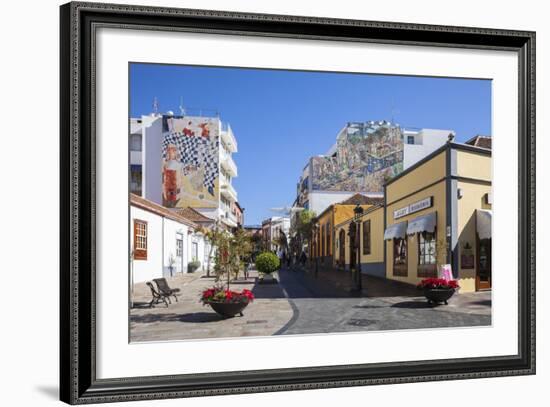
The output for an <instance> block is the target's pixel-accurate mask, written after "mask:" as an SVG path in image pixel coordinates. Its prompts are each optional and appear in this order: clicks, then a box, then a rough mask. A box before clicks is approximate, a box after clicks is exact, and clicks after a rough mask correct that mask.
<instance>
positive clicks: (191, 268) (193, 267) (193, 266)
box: [187, 260, 201, 273]
mask: <svg viewBox="0 0 550 407" xmlns="http://www.w3.org/2000/svg"><path fill="white" fill-rule="evenodd" d="M200 266H201V262H200V261H198V260H194V261H190V262H189V263H187V272H188V273H194V272H195V271H197V269H198V268H199V267H200Z"/></svg>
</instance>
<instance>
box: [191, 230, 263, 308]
mask: <svg viewBox="0 0 550 407" xmlns="http://www.w3.org/2000/svg"><path fill="white" fill-rule="evenodd" d="M211 242H212V244H213V245H214V246H215V249H216V250H215V252H214V259H215V265H214V271H215V273H216V284H217V285H216V286H214V287H212V288H208V289H207V290H205V291H203V292H202V294H201V302H202V303H203V304H208V305H210V306H211V307H212V309H213V310H214V311H215V312H216V313H218V314H219V315H222V316H224V317H227V318H230V317H233V316H235V315H237V314H241V315H242V310H243V309H244V308H245V307H246V306H247V305H248V304H249V303H250V302H251V301H252V300H253V299H254V295H253V294H252V292H251V291H250V290H247V289H244V290H242V291H240V292H239V291H232V290H231V289H230V284H231V277H232V276H233V277H234V278H238V276H239V272H240V270H241V269H242V268H243V266H244V262H243V259H244V258H245V257H246V256H248V255H249V254H250V249H251V245H250V242H249V238H248V236H246V235H245V234H244V232H243V231H242V230H237V231H236V232H235V233H234V234H233V235H232V234H230V233H229V232H226V231H224V232H222V233H219V234H216V236H215V237H213V239H212V241H211ZM224 280H225V284H224V283H223V281H224Z"/></svg>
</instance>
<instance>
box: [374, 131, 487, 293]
mask: <svg viewBox="0 0 550 407" xmlns="http://www.w3.org/2000/svg"><path fill="white" fill-rule="evenodd" d="M491 171H492V166H491V150H489V149H485V148H481V147H476V146H471V145H466V144H457V143H452V142H449V143H447V144H446V145H444V146H442V147H441V148H439V149H438V150H436V151H434V152H433V153H432V154H430V155H429V156H427V157H425V158H424V159H422V160H421V161H419V162H418V163H416V164H415V165H414V166H412V167H410V168H408V169H407V170H405V171H404V172H402V173H401V174H399V175H398V176H396V177H394V178H392V179H391V180H390V181H388V182H387V183H386V185H385V191H384V196H385V206H384V212H385V214H384V221H385V226H384V237H383V239H384V240H385V260H386V261H385V262H386V277H387V278H389V279H393V280H398V281H402V282H406V283H411V284H416V283H418V282H420V280H422V279H423V278H426V277H437V276H438V270H439V268H440V266H441V265H443V264H450V265H451V268H452V273H453V276H454V278H456V279H458V280H459V284H460V286H461V291H463V292H468V291H476V290H481V289H488V288H490V287H491V206H492V205H491V204H492V195H491V178H492V177H491Z"/></svg>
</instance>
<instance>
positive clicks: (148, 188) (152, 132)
mask: <svg viewBox="0 0 550 407" xmlns="http://www.w3.org/2000/svg"><path fill="white" fill-rule="evenodd" d="M142 123H143V151H144V155H145V159H144V162H143V167H142V171H143V173H142V181H141V182H142V191H143V197H144V198H146V199H149V200H150V201H153V202H156V203H158V204H160V205H162V138H163V136H162V118H160V117H151V116H142Z"/></svg>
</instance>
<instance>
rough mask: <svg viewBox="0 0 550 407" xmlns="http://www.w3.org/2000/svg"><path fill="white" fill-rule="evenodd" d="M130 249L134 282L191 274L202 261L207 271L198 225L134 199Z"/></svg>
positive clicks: (138, 198)
mask: <svg viewBox="0 0 550 407" xmlns="http://www.w3.org/2000/svg"><path fill="white" fill-rule="evenodd" d="M130 247H131V251H132V256H131V265H130V266H131V275H132V280H133V283H139V282H145V281H150V280H152V279H154V278H160V277H173V276H175V275H176V274H178V273H187V272H188V268H187V265H188V263H189V262H191V261H193V260H199V261H200V262H201V267H200V268H199V269H198V270H197V271H195V272H201V271H202V270H203V269H205V268H206V266H207V265H206V264H205V260H207V259H206V258H205V254H206V251H205V237H204V235H203V234H202V233H201V232H200V230H199V227H198V225H197V224H195V223H193V222H191V221H190V220H188V219H186V218H184V217H182V216H181V215H178V214H176V213H174V212H172V211H170V210H169V209H167V208H164V207H163V206H161V205H158V204H156V203H154V202H151V201H149V200H146V199H144V198H141V197H139V196H137V195H135V194H131V196H130Z"/></svg>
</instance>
